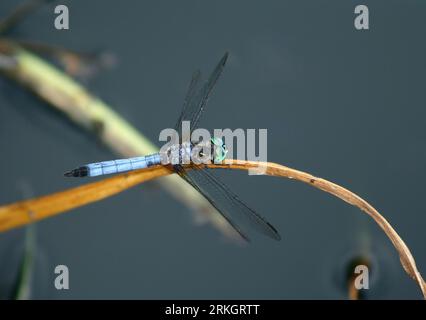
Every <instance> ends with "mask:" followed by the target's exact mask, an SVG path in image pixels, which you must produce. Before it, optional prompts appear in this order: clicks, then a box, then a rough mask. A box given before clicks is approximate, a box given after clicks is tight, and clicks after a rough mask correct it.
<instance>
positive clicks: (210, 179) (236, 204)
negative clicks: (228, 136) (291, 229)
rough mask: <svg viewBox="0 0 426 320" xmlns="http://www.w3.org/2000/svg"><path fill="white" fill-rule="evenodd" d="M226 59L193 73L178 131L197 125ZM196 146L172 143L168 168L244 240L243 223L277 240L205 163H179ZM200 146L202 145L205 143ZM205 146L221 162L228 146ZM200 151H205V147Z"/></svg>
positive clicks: (109, 167) (154, 158) (114, 165)
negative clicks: (203, 71)
mask: <svg viewBox="0 0 426 320" xmlns="http://www.w3.org/2000/svg"><path fill="white" fill-rule="evenodd" d="M227 59H228V53H227V52H226V53H225V55H224V56H223V57H222V58H221V60H220V61H219V63H218V64H217V65H216V67H215V69H214V70H213V72H212V73H211V74H210V76H209V77H208V78H207V81H202V80H201V78H202V77H201V72H200V71H196V72H194V73H193V75H192V78H191V82H190V84H189V87H188V90H187V93H186V96H185V99H184V103H183V107H182V111H181V113H180V116H179V118H178V121H177V123H176V126H175V130H176V132H180V131H181V125H182V122H183V121H189V123H190V128H191V132H192V131H193V130H195V129H196V128H197V127H198V124H199V121H200V118H201V115H202V113H203V112H204V111H205V108H206V106H207V102H208V100H209V98H210V96H211V93H212V91H213V89H214V87H215V86H216V84H217V81H218V79H219V77H220V75H221V74H222V71H223V69H224V67H225V64H226V61H227ZM200 145H201V143H200ZM197 146H198V144H197V143H192V142H190V143H189V144H188V143H187V144H185V143H183V141H181V140H178V142H177V143H176V144H174V145H172V148H173V149H174V150H177V154H178V157H179V161H177V163H176V161H175V162H172V163H173V164H172V165H171V167H172V169H173V170H174V172H175V173H177V174H178V175H179V176H180V177H181V178H182V179H184V180H185V181H186V182H187V183H189V184H190V185H191V186H192V187H193V188H194V189H196V190H197V191H198V192H199V193H200V194H201V195H202V196H203V197H204V198H205V199H206V200H207V201H208V202H209V203H210V204H211V205H212V206H213V207H214V208H215V209H216V210H217V211H218V212H219V213H220V214H221V215H222V216H223V218H224V219H225V220H226V221H227V222H228V223H229V225H230V226H231V227H232V228H233V229H234V230H235V231H236V232H237V233H238V234H239V235H240V236H241V238H242V239H244V240H245V241H247V242H248V241H250V238H249V236H248V233H247V230H246V228H247V226H250V227H252V228H253V229H255V230H256V231H258V232H260V233H261V234H264V235H266V236H268V237H270V238H272V239H274V240H281V236H280V234H279V232H278V231H277V229H275V228H274V226H273V225H272V224H271V223H269V222H268V221H267V220H266V218H264V217H263V216H261V215H260V214H258V213H257V212H256V211H255V210H253V209H252V208H250V207H249V206H248V205H247V204H246V203H244V202H243V201H242V200H241V199H240V198H239V197H238V196H237V195H236V194H235V193H234V192H233V191H231V189H230V188H229V187H228V186H226V185H225V184H224V183H223V182H221V181H220V180H219V179H218V178H217V176H216V175H215V174H213V172H211V171H212V170H210V169H209V168H207V167H206V166H202V165H194V162H193V161H192V160H193V159H192V158H191V157H190V163H191V164H192V167H194V166H196V167H197V168H194V169H191V170H189V169H188V166H187V165H185V164H183V163H182V158H183V154H193V153H192V151H194V149H195V148H197ZM203 146H204V147H206V145H205V144H204V145H203ZM209 148H211V155H212V159H213V161H214V162H215V163H221V162H222V161H223V160H224V159H225V158H226V155H227V153H228V149H227V147H226V145H225V143H224V141H223V139H222V138H221V137H213V138H212V139H211V141H210V146H208V145H207V149H209ZM200 150H205V148H204V149H200ZM201 153H202V152H200V154H201ZM175 154H176V153H175ZM162 157H163V155H162V154H160V152H158V153H154V154H150V155H146V156H140V157H132V158H127V159H117V160H110V161H102V162H95V163H89V164H86V165H83V166H80V167H78V168H76V169H73V170H71V171H68V172H66V173H65V174H64V175H65V176H66V177H95V176H103V175H108V174H114V173H120V172H127V171H131V170H139V169H143V168H149V167H152V166H157V165H164V162H163V161H162V160H164V159H163V158H162Z"/></svg>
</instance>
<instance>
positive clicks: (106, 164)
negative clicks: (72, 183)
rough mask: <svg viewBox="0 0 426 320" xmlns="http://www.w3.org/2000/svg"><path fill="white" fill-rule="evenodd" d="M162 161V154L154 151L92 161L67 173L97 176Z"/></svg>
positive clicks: (149, 165) (75, 175) (76, 175)
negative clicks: (141, 154) (115, 158)
mask: <svg viewBox="0 0 426 320" xmlns="http://www.w3.org/2000/svg"><path fill="white" fill-rule="evenodd" d="M160 163H161V159H160V155H159V154H158V153H154V154H151V155H149V156H144V157H134V158H128V159H118V160H110V161H102V162H95V163H90V164H87V165H85V166H82V167H80V168H77V169H74V170H72V171H70V172H67V173H66V174H65V175H66V176H71V177H96V176H102V175H106V174H112V173H119V172H126V171H131V170H137V169H144V168H148V167H151V166H154V165H158V164H160Z"/></svg>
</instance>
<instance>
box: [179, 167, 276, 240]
mask: <svg viewBox="0 0 426 320" xmlns="http://www.w3.org/2000/svg"><path fill="white" fill-rule="evenodd" d="M175 170H176V172H177V173H178V174H179V175H180V176H181V177H182V178H183V179H185V180H186V181H187V182H188V183H189V184H190V185H192V186H193V187H194V188H195V189H197V190H198V191H199V192H200V193H201V194H202V195H203V196H204V197H205V198H206V199H207V200H208V201H209V202H210V204H212V205H213V206H214V207H215V208H216V209H217V210H218V211H219V212H220V213H221V214H222V216H223V217H224V218H225V219H226V221H228V223H229V224H230V225H231V226H232V227H233V228H234V229H235V230H236V231H237V232H238V233H239V234H240V235H241V237H242V238H244V239H245V240H247V241H249V237H248V236H247V235H246V232H245V230H244V229H243V228H242V227H241V226H242V225H243V224H244V223H245V224H248V225H249V226H251V227H253V228H254V229H256V230H257V231H259V232H261V233H262V234H264V235H266V236H268V237H271V238H272V239H275V240H281V236H280V235H279V233H278V231H277V230H276V229H275V228H274V227H273V226H272V225H271V224H270V223H269V222H268V221H267V220H266V219H265V218H264V217H262V216H261V215H259V214H258V213H257V212H256V211H254V210H253V209H251V208H250V207H249V206H247V205H246V204H245V203H244V202H242V201H241V200H240V199H239V198H238V196H237V195H236V194H235V193H233V192H232V191H231V190H230V189H229V187H227V186H226V185H225V184H224V183H222V182H221V181H220V180H219V179H218V178H217V177H216V176H214V175H213V173H212V172H210V171H209V170H208V169H205V168H199V169H193V170H186V169H185V168H184V167H183V166H181V165H176V166H175Z"/></svg>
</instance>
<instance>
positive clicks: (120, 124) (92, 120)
mask: <svg viewBox="0 0 426 320" xmlns="http://www.w3.org/2000/svg"><path fill="white" fill-rule="evenodd" d="M46 2H49V1H44V0H36V1H30V2H27V3H26V4H24V5H22V6H20V7H18V8H17V9H16V10H15V11H14V12H13V13H12V14H11V15H10V16H9V17H7V18H5V19H4V20H3V21H2V22H0V32H6V31H8V30H9V29H10V28H11V27H13V26H14V25H16V24H17V23H18V22H19V21H21V20H22V19H23V18H24V17H26V16H27V15H28V14H29V13H31V12H32V11H33V10H35V9H36V8H37V7H39V6H40V5H41V4H43V3H46ZM22 46H25V47H28V48H30V49H34V50H38V51H42V52H44V53H49V54H51V55H53V56H55V55H56V57H58V56H59V57H62V58H64V59H63V62H64V61H65V62H70V61H73V62H74V65H75V62H77V61H78V57H79V54H78V53H76V52H72V51H69V50H66V49H61V48H58V47H53V46H49V45H40V44H37V45H35V44H34V43H31V42H28V41H23V40H14V39H6V38H4V37H3V38H0V72H2V73H3V74H4V75H6V76H8V77H9V78H10V79H12V80H14V81H15V82H17V83H19V84H21V85H23V86H24V87H26V88H27V89H29V90H30V91H32V92H33V93H35V94H36V95H37V96H39V97H40V98H41V99H42V100H44V101H45V102H47V103H49V105H51V106H52V107H54V108H55V109H57V110H59V111H61V112H62V113H63V114H64V115H66V116H67V117H68V118H69V119H71V120H72V121H73V122H74V123H76V124H77V125H79V126H80V127H81V128H84V129H85V130H88V131H89V132H91V133H92V134H93V135H94V136H96V137H97V138H98V139H99V140H100V141H101V142H102V143H103V144H104V145H106V146H107V147H108V148H109V149H110V150H112V151H113V152H114V153H116V154H117V155H119V156H122V157H126V158H127V157H133V156H141V155H146V154H151V153H155V152H157V151H158V149H157V147H156V146H155V144H153V143H152V142H150V141H149V140H148V139H147V138H146V137H145V136H144V135H143V134H142V133H140V132H139V131H138V130H137V129H136V128H135V127H133V126H132V125H131V124H130V123H129V122H127V121H126V120H125V119H124V118H122V117H121V116H120V115H119V114H117V113H116V112H115V111H114V110H113V108H112V107H111V106H109V105H107V104H106V103H105V102H103V101H102V100H100V99H99V98H97V97H95V96H93V95H92V94H90V93H89V92H88V91H87V90H86V89H85V88H84V87H83V86H82V85H80V84H78V83H77V82H76V81H75V80H74V79H72V78H71V77H70V76H69V75H67V74H65V73H64V72H62V71H61V70H59V69H58V68H56V67H55V66H54V65H53V64H51V63H49V62H48V61H46V60H43V59H42V58H40V57H38V56H36V55H35V54H33V53H31V52H30V51H29V50H26V49H24V48H23V47H22ZM70 57H71V58H72V59H70ZM86 57H87V56H86ZM84 58H85V57H82V59H84ZM93 60H94V59H93ZM68 65H69V64H68ZM72 69H75V68H72ZM61 174H62V173H61ZM159 183H160V185H161V186H162V187H163V188H164V189H165V190H167V191H168V192H169V193H170V194H171V195H173V196H174V197H175V198H176V199H177V200H179V201H181V202H182V203H184V204H185V205H186V206H188V207H190V208H191V209H193V211H194V212H195V213H196V215H197V217H198V218H199V219H198V221H209V222H211V223H212V224H213V225H214V226H215V227H216V228H217V229H219V230H220V231H221V232H222V233H223V234H225V235H226V236H228V237H231V238H234V239H238V238H239V236H238V235H237V233H236V232H235V231H234V230H233V228H232V227H230V225H229V224H228V222H227V221H226V220H225V219H224V218H223V217H222V216H221V215H220V214H218V213H217V212H216V210H215V209H214V208H213V207H212V206H211V205H210V204H209V203H208V202H207V200H205V199H204V198H203V197H202V196H201V195H200V194H199V193H198V192H197V191H196V190H195V189H193V188H192V187H191V186H189V185H188V184H187V183H186V182H184V181H183V180H182V179H180V178H179V177H178V176H175V175H173V176H168V177H164V178H162V179H161V180H159ZM200 218H201V219H200Z"/></svg>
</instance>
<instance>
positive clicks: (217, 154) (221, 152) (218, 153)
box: [211, 137, 228, 162]
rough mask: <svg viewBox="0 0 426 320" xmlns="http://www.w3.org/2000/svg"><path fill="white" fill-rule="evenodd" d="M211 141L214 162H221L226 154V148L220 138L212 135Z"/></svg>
mask: <svg viewBox="0 0 426 320" xmlns="http://www.w3.org/2000/svg"><path fill="white" fill-rule="evenodd" d="M211 143H212V144H213V145H214V146H215V148H214V149H215V151H214V159H213V160H214V162H222V161H223V160H225V158H226V154H227V153H228V149H227V148H226V146H225V143H224V142H223V141H222V139H220V138H217V137H213V138H212V139H211Z"/></svg>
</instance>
